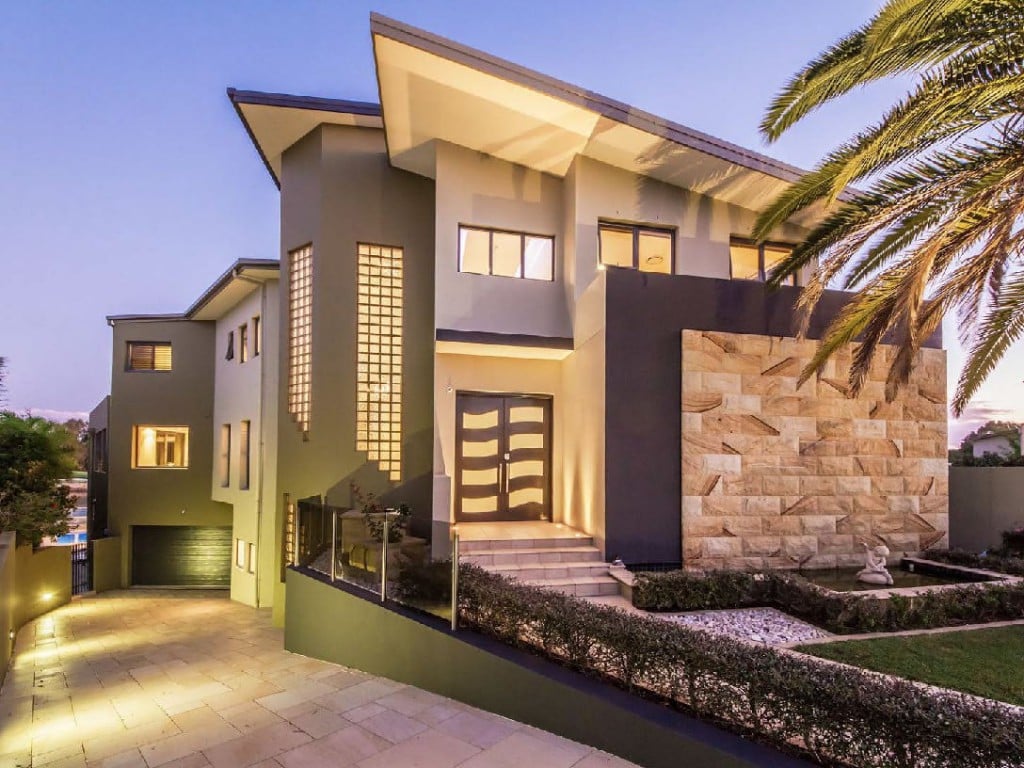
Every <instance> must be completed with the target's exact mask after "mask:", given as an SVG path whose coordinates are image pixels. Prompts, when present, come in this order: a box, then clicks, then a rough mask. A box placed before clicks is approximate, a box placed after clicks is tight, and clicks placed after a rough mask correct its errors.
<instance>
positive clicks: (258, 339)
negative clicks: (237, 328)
mask: <svg viewBox="0 0 1024 768" xmlns="http://www.w3.org/2000/svg"><path fill="white" fill-rule="evenodd" d="M261 330H262V329H261V328H260V316H259V315H256V316H255V317H254V318H253V319H252V356H253V357H258V356H259V354H260V352H262V351H263V339H262V334H261Z"/></svg>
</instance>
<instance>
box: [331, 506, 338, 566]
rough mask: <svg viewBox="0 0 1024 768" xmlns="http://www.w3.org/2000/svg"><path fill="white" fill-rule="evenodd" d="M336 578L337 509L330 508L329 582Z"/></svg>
mask: <svg viewBox="0 0 1024 768" xmlns="http://www.w3.org/2000/svg"><path fill="white" fill-rule="evenodd" d="M337 578H338V510H336V509H332V510H331V583H332V584H333V583H334V582H335V581H336V580H337Z"/></svg>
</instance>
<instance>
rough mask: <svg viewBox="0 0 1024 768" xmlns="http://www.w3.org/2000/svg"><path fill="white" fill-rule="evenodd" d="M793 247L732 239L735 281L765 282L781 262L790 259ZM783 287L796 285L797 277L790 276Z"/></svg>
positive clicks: (731, 266)
mask: <svg viewBox="0 0 1024 768" xmlns="http://www.w3.org/2000/svg"><path fill="white" fill-rule="evenodd" d="M792 252H793V246H792V245H786V244H785V243H762V244H761V245H758V244H757V243H755V242H754V241H752V240H742V239H740V238H736V237H734V238H732V239H731V240H730V241H729V262H730V274H731V275H732V277H733V279H734V280H760V281H761V282H764V281H765V280H767V279H768V275H770V274H771V271H772V270H773V269H774V268H775V267H776V265H778V264H779V263H780V262H782V261H784V260H785V259H787V258H789V255H790V254H791V253H792ZM783 285H796V275H790V276H789V277H787V278H786V279H785V280H784V281H783Z"/></svg>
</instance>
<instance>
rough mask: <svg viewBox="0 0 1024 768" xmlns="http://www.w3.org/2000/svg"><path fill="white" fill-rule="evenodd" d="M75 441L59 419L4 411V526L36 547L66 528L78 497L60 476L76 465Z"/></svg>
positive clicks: (0, 427)
mask: <svg viewBox="0 0 1024 768" xmlns="http://www.w3.org/2000/svg"><path fill="white" fill-rule="evenodd" d="M75 444H76V438H75V436H74V435H72V434H71V433H70V432H69V431H68V430H67V429H66V428H65V427H64V426H62V425H60V424H54V423H52V422H50V421H47V420H46V419H41V418H38V417H35V416H25V417H21V416H17V415H15V414H13V413H10V412H0V530H2V531H15V532H16V533H17V534H18V539H19V541H22V542H28V543H31V544H32V545H33V546H38V545H39V544H40V543H41V542H42V540H43V538H45V537H47V536H60V535H62V534H64V533H67V532H68V513H69V512H70V511H71V510H72V509H73V508H74V501H73V499H72V498H71V494H70V491H69V489H68V486H66V485H64V484H62V483H61V480H63V479H65V478H67V477H70V476H71V472H72V470H73V469H74V468H75V461H74V457H75Z"/></svg>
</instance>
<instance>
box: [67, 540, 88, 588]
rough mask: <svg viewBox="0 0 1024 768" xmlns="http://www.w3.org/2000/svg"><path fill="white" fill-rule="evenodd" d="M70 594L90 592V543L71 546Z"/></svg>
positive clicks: (84, 542)
mask: <svg viewBox="0 0 1024 768" xmlns="http://www.w3.org/2000/svg"><path fill="white" fill-rule="evenodd" d="M70 549H71V594H72V595H82V594H85V593H86V592H90V591H92V542H91V541H83V542H81V543H79V544H71V545H70Z"/></svg>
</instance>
